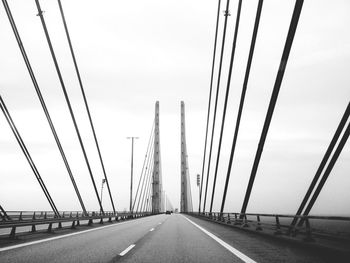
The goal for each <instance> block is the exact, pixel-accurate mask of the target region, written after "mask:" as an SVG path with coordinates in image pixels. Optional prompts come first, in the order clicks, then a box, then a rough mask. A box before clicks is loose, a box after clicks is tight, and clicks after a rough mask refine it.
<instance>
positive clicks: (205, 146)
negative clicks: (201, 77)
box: [198, 0, 221, 213]
mask: <svg viewBox="0 0 350 263" xmlns="http://www.w3.org/2000/svg"><path fill="white" fill-rule="evenodd" d="M220 6H221V0H219V2H218V11H217V15H216V26H215V40H214V51H213V61H212V65H211V77H210V91H209V101H208V113H207V126H206V128H205V141H204V154H203V165H202V178H201V185H200V190H199V207H198V212H199V213H200V212H201V201H202V191H203V177H204V167H205V157H206V153H207V139H208V127H209V116H210V105H211V94H212V91H213V79H214V65H215V57H216V43H217V39H218V28H219V18H220Z"/></svg>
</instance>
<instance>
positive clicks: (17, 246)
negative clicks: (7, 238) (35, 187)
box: [0, 220, 135, 252]
mask: <svg viewBox="0 0 350 263" xmlns="http://www.w3.org/2000/svg"><path fill="white" fill-rule="evenodd" d="M132 222H135V221H134V220H133V221H128V222H121V223H117V224H113V225H108V226H101V227H96V228H93V229H88V230H83V231H79V232H75V233H70V234H66V235H61V236H57V237H50V238H46V239H40V240H36V241H32V242H28V243H24V244H19V245H14V246H9V247H3V248H0V252H2V251H6V250H11V249H15V248H20V247H26V246H30V245H35V244H39V243H44V242H48V241H52V240H56V239H61V238H65V237H70V236H75V235H80V234H84V233H87V232H92V231H97V230H100V229H104V228H108V227H113V226H120V225H124V224H127V223H132Z"/></svg>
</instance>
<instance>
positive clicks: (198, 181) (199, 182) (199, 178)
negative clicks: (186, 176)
mask: <svg viewBox="0 0 350 263" xmlns="http://www.w3.org/2000/svg"><path fill="white" fill-rule="evenodd" d="M197 186H198V195H199V199H198V203H199V200H201V176H200V174H197ZM200 207H201V204H200V203H199V211H198V212H200Z"/></svg>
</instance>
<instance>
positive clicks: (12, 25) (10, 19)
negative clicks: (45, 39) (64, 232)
mask: <svg viewBox="0 0 350 263" xmlns="http://www.w3.org/2000/svg"><path fill="white" fill-rule="evenodd" d="M2 2H3V4H4V7H5V10H6V13H7V16H8V19H9V21H10V24H11V27H12V30H13V33H14V35H15V37H16V40H17V43H18V46H19V49H20V51H21V53H22V57H23V59H24V62H25V64H26V67H27V70H28V72H29V75H30V78H31V79H32V82H33V85H34V88H35V91H36V93H37V95H38V98H39V101H40V103H41V106H42V108H43V110H44V113H45V116H46V119H47V121H48V123H49V126H50V129H51V132H52V134H53V136H54V138H55V141H56V144H57V147H58V149H59V151H60V153H61V156H62V159H63V162H64V164H65V166H66V169H67V172H68V174H69V177H70V179H71V181H72V184H73V187H74V190H75V193H76V195H77V197H78V200H79V203H80V205H81V208H82V210H83V212H84V213H86V209H85V205H84V202H83V200H82V198H81V195H80V192H79V189H78V186H77V184H76V182H75V180H74V176H73V173H72V171H71V169H70V166H69V163H68V160H67V158H66V155H65V153H64V151H63V147H62V145H61V142H60V140H59V138H58V135H57V132H56V129H55V126H54V124H53V122H52V119H51V116H50V114H49V111H48V109H47V106H46V103H45V101H44V98H43V96H42V94H41V91H40V88H39V85H38V82H37V80H36V78H35V75H34V72H33V69H32V67H31V64H30V62H29V59H28V56H27V53H26V51H25V49H24V46H23V43H22V40H21V37H20V35H19V32H18V30H17V26H16V24H15V21H14V19H13V16H12V13H11V10H10V8H9V6H8V3H7V0H2Z"/></svg>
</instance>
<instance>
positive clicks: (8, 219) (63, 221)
mask: <svg viewBox="0 0 350 263" xmlns="http://www.w3.org/2000/svg"><path fill="white" fill-rule="evenodd" d="M151 214H152V213H151V212H133V213H131V212H116V213H114V212H104V213H102V212H99V211H89V212H86V213H83V212H79V211H74V212H73V211H62V212H59V216H58V215H56V214H55V213H54V212H52V211H7V212H6V214H3V215H2V216H1V217H0V230H4V229H11V230H10V234H9V236H10V237H11V238H14V237H15V235H16V233H18V232H28V231H29V232H36V231H37V226H39V225H43V226H47V231H48V232H52V231H53V227H54V226H57V229H61V228H62V227H63V226H67V224H68V226H69V227H70V228H75V227H76V226H80V224H81V223H83V222H85V223H87V225H89V226H91V225H92V224H93V223H94V220H95V221H98V222H99V223H100V224H103V223H104V222H105V221H106V219H108V220H107V221H108V222H112V221H113V220H114V221H119V220H127V219H134V218H139V217H144V216H149V215H151ZM28 227H29V228H28ZM18 229H21V231H17V230H18ZM1 234H3V233H1V231H0V235H1Z"/></svg>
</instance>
